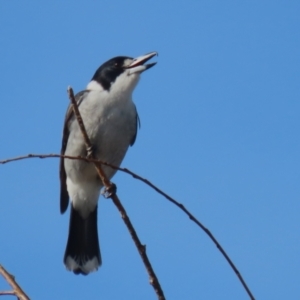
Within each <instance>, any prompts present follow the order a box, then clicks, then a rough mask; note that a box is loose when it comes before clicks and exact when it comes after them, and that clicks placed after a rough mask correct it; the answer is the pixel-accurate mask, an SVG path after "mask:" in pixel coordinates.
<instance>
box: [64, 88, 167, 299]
mask: <svg viewBox="0 0 300 300" xmlns="http://www.w3.org/2000/svg"><path fill="white" fill-rule="evenodd" d="M68 95H69V99H70V101H71V103H72V105H73V111H74V114H75V116H76V118H77V121H78V124H79V126H80V129H81V132H82V135H83V137H84V141H85V145H86V149H87V152H88V157H89V158H91V159H93V160H94V161H93V163H94V165H95V168H96V170H97V172H98V175H99V177H100V179H101V181H102V183H103V185H104V186H105V188H106V190H107V191H111V190H112V188H113V187H114V185H113V184H112V183H111V182H110V181H109V180H108V179H107V177H106V175H105V173H104V172H103V170H102V168H101V163H99V162H98V161H97V160H95V157H94V156H93V152H92V144H91V142H90V139H89V137H88V135H87V133H86V130H85V127H84V123H83V120H82V118H81V115H80V112H79V109H78V105H77V103H76V100H75V97H74V92H73V89H72V88H71V87H68ZM110 198H111V199H112V200H113V202H114V204H115V206H116V207H117V208H118V210H119V212H120V214H121V216H122V219H123V221H124V223H125V224H126V226H127V229H128V231H129V233H130V235H131V237H132V239H133V241H134V243H135V245H136V247H137V249H138V252H139V254H140V256H141V258H142V260H143V263H144V265H145V267H146V270H147V272H148V275H149V277H150V279H149V281H150V284H151V285H152V286H153V288H154V290H155V292H156V295H157V297H158V299H160V300H164V299H165V296H164V293H163V290H162V288H161V286H160V283H159V281H158V279H157V277H156V275H155V273H154V270H153V268H152V266H151V263H150V261H149V259H148V256H147V254H146V248H145V246H143V245H142V244H141V242H140V240H139V238H138V236H137V234H136V231H135V229H134V227H133V225H132V224H131V221H130V219H129V217H128V215H127V213H126V211H125V209H124V207H123V205H122V204H121V202H120V200H119V198H118V196H117V195H116V193H115V192H114V193H110Z"/></svg>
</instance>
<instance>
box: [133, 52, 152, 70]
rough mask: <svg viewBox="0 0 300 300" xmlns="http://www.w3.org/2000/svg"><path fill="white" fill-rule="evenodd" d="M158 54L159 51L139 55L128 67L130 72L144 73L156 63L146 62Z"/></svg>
mask: <svg viewBox="0 0 300 300" xmlns="http://www.w3.org/2000/svg"><path fill="white" fill-rule="evenodd" d="M155 55H158V53H157V52H150V53H148V54H145V55H143V56H139V57H137V58H135V59H134V60H133V61H132V63H131V64H130V65H129V66H128V67H127V69H129V74H133V73H142V72H144V71H146V70H148V69H150V68H151V67H153V66H154V65H156V62H154V63H150V64H144V63H145V62H147V61H148V60H149V59H151V58H152V57H153V56H155Z"/></svg>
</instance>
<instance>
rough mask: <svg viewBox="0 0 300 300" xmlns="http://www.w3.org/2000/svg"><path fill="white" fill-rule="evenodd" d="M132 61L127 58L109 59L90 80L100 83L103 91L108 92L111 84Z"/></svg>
mask: <svg viewBox="0 0 300 300" xmlns="http://www.w3.org/2000/svg"><path fill="white" fill-rule="evenodd" d="M132 60H133V58H131V57H127V56H117V57H114V58H111V59H110V60H108V61H107V62H105V63H104V64H103V65H101V66H100V67H99V68H98V70H97V71H96V73H95V74H94V76H93V78H92V80H95V81H97V82H98V83H100V84H101V85H102V87H103V88H104V89H105V90H109V89H110V86H111V84H112V83H113V82H115V80H116V78H117V77H118V76H119V75H120V74H122V73H123V72H124V71H125V69H126V66H128V65H129V64H130V63H131V62H132Z"/></svg>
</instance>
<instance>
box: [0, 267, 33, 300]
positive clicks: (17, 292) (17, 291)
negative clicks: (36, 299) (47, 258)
mask: <svg viewBox="0 0 300 300" xmlns="http://www.w3.org/2000/svg"><path fill="white" fill-rule="evenodd" d="M0 274H1V275H2V276H3V277H4V279H5V280H6V281H7V283H8V284H9V285H10V286H11V287H12V289H13V290H12V291H3V292H0V295H14V296H16V297H17V298H18V299H20V300H30V299H29V297H28V296H27V295H26V294H25V292H24V291H23V290H22V289H21V287H20V286H19V285H18V284H17V282H16V281H15V277H14V276H13V275H11V274H9V273H8V272H7V271H6V270H5V269H4V267H3V266H1V265H0Z"/></svg>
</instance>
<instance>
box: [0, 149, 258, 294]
mask: <svg viewBox="0 0 300 300" xmlns="http://www.w3.org/2000/svg"><path fill="white" fill-rule="evenodd" d="M59 157H63V158H68V159H79V160H84V161H86V162H93V163H99V164H102V165H106V166H108V167H110V168H112V169H115V170H118V171H121V172H124V173H127V174H129V175H131V176H132V177H133V178H135V179H138V180H140V181H142V182H144V183H145V184H147V185H148V186H150V187H151V188H153V189H154V190H155V191H156V192H158V193H159V194H161V195H162V196H164V197H165V198H166V199H167V200H169V201H170V202H172V203H173V204H175V205H176V206H177V207H179V208H180V209H181V210H182V211H183V212H184V213H185V214H186V215H187V216H188V217H189V218H190V219H191V220H192V221H193V222H195V223H196V224H197V225H198V226H199V227H200V228H201V229H202V230H203V231H204V232H205V233H206V234H207V235H208V236H209V238H210V239H211V240H212V241H213V243H214V244H215V245H216V247H217V248H218V249H219V251H220V252H221V253H222V255H223V256H224V257H225V259H226V260H227V262H228V263H229V265H230V266H231V268H232V269H233V271H234V273H235V274H236V275H237V277H238V279H239V280H240V282H241V283H242V285H243V287H244V288H245V290H246V292H247V293H248V295H249V296H250V299H251V300H255V298H254V296H253V295H252V293H251V291H250V289H249V288H248V286H247V284H246V282H245V281H244V279H243V277H242V275H241V273H240V272H239V271H238V269H237V268H236V266H235V265H234V263H233V262H232V260H231V259H230V258H229V256H228V255H227V253H226V252H225V250H224V249H223V247H222V246H221V245H220V244H219V242H218V241H217V240H216V238H215V237H214V236H213V234H212V233H211V232H210V231H209V230H208V229H207V228H206V227H205V226H204V225H203V224H202V223H201V222H200V221H199V220H197V219H196V218H195V217H194V216H193V215H192V213H190V212H189V211H188V210H187V209H186V208H185V206H184V205H183V204H182V203H179V202H178V201H176V200H175V199H174V198H172V197H171V196H169V195H167V194H166V193H165V192H163V191H162V190H161V189H159V188H158V187H157V186H155V185H154V184H153V183H151V182H150V181H149V180H148V179H145V178H143V177H141V176H139V175H138V174H136V173H134V172H132V171H130V170H129V169H127V168H121V167H116V166H114V165H112V164H109V163H106V162H102V161H99V160H96V159H92V158H86V157H82V156H69V155H60V154H28V155H24V156H18V157H14V158H9V159H6V160H0V164H6V163H9V162H13V161H18V160H22V159H27V158H41V159H43V158H59Z"/></svg>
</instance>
